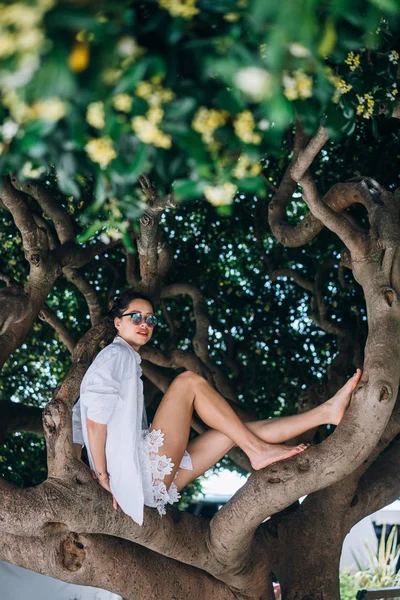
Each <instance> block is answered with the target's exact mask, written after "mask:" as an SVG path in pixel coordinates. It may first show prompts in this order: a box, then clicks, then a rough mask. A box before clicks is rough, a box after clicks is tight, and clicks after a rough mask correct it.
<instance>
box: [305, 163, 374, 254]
mask: <svg viewBox="0 0 400 600" xmlns="http://www.w3.org/2000/svg"><path fill="white" fill-rule="evenodd" d="M298 182H299V184H300V185H301V186H302V188H303V198H304V200H305V201H306V203H307V205H308V206H309V208H310V210H311V211H312V213H313V215H314V216H315V217H316V218H317V219H319V220H320V221H321V222H322V223H323V224H324V225H326V227H328V229H330V230H331V231H333V232H334V233H336V235H337V236H338V237H339V238H340V239H341V240H342V242H343V243H344V244H345V246H346V247H347V248H348V249H349V250H350V252H351V254H352V256H353V258H354V259H356V260H357V258H361V256H363V255H365V253H366V252H367V248H368V240H369V237H368V235H367V234H362V233H360V231H359V229H358V228H356V227H354V225H353V224H352V223H351V222H350V221H349V220H348V219H346V218H345V217H344V216H343V215H341V214H340V213H338V212H335V211H334V210H333V209H332V208H331V207H330V206H329V204H328V202H326V200H327V198H326V196H325V198H324V201H323V200H321V198H320V196H319V194H318V190H317V186H316V185H315V183H314V180H313V178H312V177H311V175H310V174H309V173H306V174H305V175H304V176H303V177H302V178H301V179H299V181H298ZM339 185H340V184H339ZM342 185H346V184H342ZM337 191H338V186H334V187H333V188H331V190H330V191H329V192H328V194H330V195H331V196H332V197H334V193H335V192H336V193H337ZM328 194H327V195H328ZM360 198H362V197H361V195H360ZM340 204H342V203H340ZM364 204H365V202H364Z"/></svg>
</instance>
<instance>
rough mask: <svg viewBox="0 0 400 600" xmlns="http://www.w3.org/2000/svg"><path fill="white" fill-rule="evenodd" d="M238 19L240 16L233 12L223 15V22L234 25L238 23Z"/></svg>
mask: <svg viewBox="0 0 400 600" xmlns="http://www.w3.org/2000/svg"><path fill="white" fill-rule="evenodd" d="M239 18H240V15H239V14H238V13H234V12H230V13H226V15H224V19H225V21H229V22H230V23H234V22H235V21H238V20H239Z"/></svg>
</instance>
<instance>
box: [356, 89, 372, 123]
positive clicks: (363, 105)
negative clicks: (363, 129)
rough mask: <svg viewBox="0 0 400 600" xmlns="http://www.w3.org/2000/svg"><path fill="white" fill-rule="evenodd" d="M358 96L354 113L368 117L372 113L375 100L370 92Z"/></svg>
mask: <svg viewBox="0 0 400 600" xmlns="http://www.w3.org/2000/svg"><path fill="white" fill-rule="evenodd" d="M357 98H358V106H357V108H356V113H357V114H358V115H362V116H363V117H364V119H369V118H370V117H371V116H372V115H373V113H374V106H375V100H374V98H373V96H372V94H364V96H359V95H358V94H357Z"/></svg>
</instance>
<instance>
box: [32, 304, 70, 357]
mask: <svg viewBox="0 0 400 600" xmlns="http://www.w3.org/2000/svg"><path fill="white" fill-rule="evenodd" d="M39 319H40V320H41V321H44V322H45V323H48V324H49V325H50V326H51V327H52V328H53V329H54V330H55V332H56V334H57V335H58V337H59V339H60V341H61V342H62V343H63V344H65V345H66V347H67V348H68V350H69V351H70V353H71V354H72V352H73V351H74V348H75V345H76V341H75V340H74V338H73V336H72V334H71V333H70V332H69V331H68V329H67V328H66V327H65V325H64V323H63V322H62V321H61V319H59V318H58V317H57V315H56V314H55V313H54V312H53V311H52V310H51V308H50V307H49V306H48V305H47V304H45V305H44V306H43V308H42V310H41V311H40V313H39Z"/></svg>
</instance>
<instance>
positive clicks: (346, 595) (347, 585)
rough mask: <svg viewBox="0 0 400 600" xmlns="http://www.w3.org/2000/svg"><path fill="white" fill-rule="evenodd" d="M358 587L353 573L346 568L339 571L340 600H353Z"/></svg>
mask: <svg viewBox="0 0 400 600" xmlns="http://www.w3.org/2000/svg"><path fill="white" fill-rule="evenodd" d="M359 589H360V588H359V586H358V582H357V581H356V579H355V577H354V574H353V573H351V572H350V571H349V570H348V569H343V571H340V600H354V599H355V597H356V595H357V592H358V590H359Z"/></svg>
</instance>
